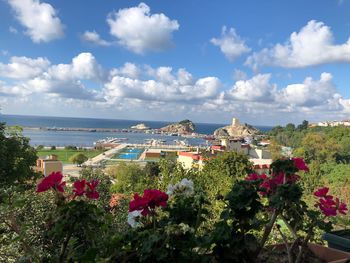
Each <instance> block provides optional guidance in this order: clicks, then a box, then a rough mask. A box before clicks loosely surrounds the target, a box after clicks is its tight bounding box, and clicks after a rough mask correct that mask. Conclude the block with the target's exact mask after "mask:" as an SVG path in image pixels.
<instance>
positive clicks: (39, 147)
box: [36, 145, 44, 151]
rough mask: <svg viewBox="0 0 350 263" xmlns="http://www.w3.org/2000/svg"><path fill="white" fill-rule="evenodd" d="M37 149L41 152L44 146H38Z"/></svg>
mask: <svg viewBox="0 0 350 263" xmlns="http://www.w3.org/2000/svg"><path fill="white" fill-rule="evenodd" d="M36 149H37V150H38V151H40V150H42V149H44V145H38V146H37V147H36Z"/></svg>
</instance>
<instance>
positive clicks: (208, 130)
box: [0, 114, 272, 147]
mask: <svg viewBox="0 0 350 263" xmlns="http://www.w3.org/2000/svg"><path fill="white" fill-rule="evenodd" d="M0 122H5V123H6V124H7V125H10V126H12V125H18V126H22V127H23V128H24V130H23V135H24V136H26V137H28V138H30V144H31V145H32V146H38V145H44V146H53V145H54V146H58V147H60V146H67V145H75V146H77V147H93V145H94V142H96V141H97V140H100V139H105V138H107V137H114V138H126V139H127V142H128V143H145V141H146V140H149V139H158V140H162V141H164V143H165V144H175V143H176V140H187V142H188V144H190V145H197V146H204V145H206V143H207V142H206V140H204V139H202V138H183V137H177V136H168V135H160V134H146V133H143V132H137V133H134V132H100V131H97V132H89V131H52V130H40V129H33V128H40V127H41V128H53V127H56V128H92V129H96V128H106V129H119V130H121V129H129V128H130V127H131V126H133V125H136V124H139V123H145V124H146V125H147V126H149V127H150V128H152V129H157V128H161V127H164V126H166V125H168V124H170V123H172V122H164V121H145V120H118V119H97V118H71V117H48V116H28V115H25V116H24V115H5V114H0ZM194 124H195V127H196V132H197V133H200V134H207V135H211V134H213V133H214V131H215V130H216V129H217V128H220V127H223V126H226V125H228V124H213V123H194ZM255 127H256V128H257V129H259V130H261V131H264V132H266V131H268V130H270V129H271V128H272V127H270V126H255Z"/></svg>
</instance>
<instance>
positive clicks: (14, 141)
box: [0, 123, 37, 188]
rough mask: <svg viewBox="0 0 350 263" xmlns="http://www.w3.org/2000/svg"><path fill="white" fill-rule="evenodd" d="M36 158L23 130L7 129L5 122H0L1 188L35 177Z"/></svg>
mask: <svg viewBox="0 0 350 263" xmlns="http://www.w3.org/2000/svg"><path fill="white" fill-rule="evenodd" d="M36 159H37V156H36V151H35V149H34V148H33V147H31V146H30V145H29V139H28V138H25V137H23V136H22V133H21V130H18V129H11V130H7V129H6V126H5V124H4V123H0V188H1V187H3V186H6V185H7V186H8V185H10V184H21V183H23V182H25V181H26V180H28V179H30V178H33V177H34V176H35V172H34V171H33V169H32V167H33V166H34V165H35V162H36Z"/></svg>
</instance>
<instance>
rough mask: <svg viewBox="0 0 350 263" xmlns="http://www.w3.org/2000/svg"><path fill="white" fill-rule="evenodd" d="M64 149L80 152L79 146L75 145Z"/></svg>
mask: <svg viewBox="0 0 350 263" xmlns="http://www.w3.org/2000/svg"><path fill="white" fill-rule="evenodd" d="M64 149H66V150H73V151H76V150H78V148H77V146H74V145H67V146H66V147H64Z"/></svg>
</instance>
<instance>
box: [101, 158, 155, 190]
mask: <svg viewBox="0 0 350 263" xmlns="http://www.w3.org/2000/svg"><path fill="white" fill-rule="evenodd" d="M107 174H108V175H109V176H110V177H111V178H113V179H114V180H115V183H114V184H113V186H112V188H111V189H112V192H114V193H122V194H128V195H129V194H133V193H142V192H143V190H144V189H146V188H154V186H155V184H156V181H155V180H154V178H153V177H152V176H146V173H145V171H144V170H143V169H142V168H141V167H140V166H139V165H138V164H135V163H120V164H118V165H116V166H112V167H109V168H108V170H107Z"/></svg>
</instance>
